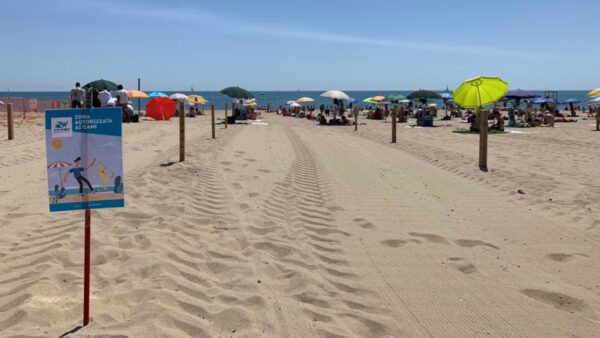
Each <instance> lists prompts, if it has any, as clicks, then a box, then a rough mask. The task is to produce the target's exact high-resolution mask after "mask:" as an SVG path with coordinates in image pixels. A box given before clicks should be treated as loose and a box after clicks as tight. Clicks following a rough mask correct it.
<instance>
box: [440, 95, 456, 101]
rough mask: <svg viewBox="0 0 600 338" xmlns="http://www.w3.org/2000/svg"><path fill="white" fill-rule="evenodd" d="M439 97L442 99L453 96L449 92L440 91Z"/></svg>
mask: <svg viewBox="0 0 600 338" xmlns="http://www.w3.org/2000/svg"><path fill="white" fill-rule="evenodd" d="M440 97H441V98H442V99H444V100H448V99H451V98H452V97H453V96H452V94H451V93H440Z"/></svg>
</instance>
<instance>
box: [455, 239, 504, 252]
mask: <svg viewBox="0 0 600 338" xmlns="http://www.w3.org/2000/svg"><path fill="white" fill-rule="evenodd" d="M454 243H456V244H457V245H460V246H462V247H465V248H473V247H476V246H487V247H490V248H493V249H496V250H498V249H500V248H499V247H497V246H495V245H494V244H490V243H487V242H484V241H480V240H476V239H459V240H457V241H455V242H454Z"/></svg>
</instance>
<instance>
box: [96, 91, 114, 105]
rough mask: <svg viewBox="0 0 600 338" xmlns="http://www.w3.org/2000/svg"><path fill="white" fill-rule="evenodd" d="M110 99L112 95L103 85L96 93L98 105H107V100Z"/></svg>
mask: <svg viewBox="0 0 600 338" xmlns="http://www.w3.org/2000/svg"><path fill="white" fill-rule="evenodd" d="M110 99H112V95H110V92H109V91H108V88H106V87H104V89H102V91H101V92H100V93H98V100H100V107H106V106H108V101H110Z"/></svg>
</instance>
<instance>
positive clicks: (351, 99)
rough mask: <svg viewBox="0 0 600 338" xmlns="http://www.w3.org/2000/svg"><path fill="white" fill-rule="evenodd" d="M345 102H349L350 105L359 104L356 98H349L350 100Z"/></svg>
mask: <svg viewBox="0 0 600 338" xmlns="http://www.w3.org/2000/svg"><path fill="white" fill-rule="evenodd" d="M344 101H346V102H348V103H356V102H358V100H357V99H355V98H353V97H351V98H349V99H345V100H344Z"/></svg>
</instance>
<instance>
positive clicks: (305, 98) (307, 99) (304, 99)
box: [296, 96, 314, 103]
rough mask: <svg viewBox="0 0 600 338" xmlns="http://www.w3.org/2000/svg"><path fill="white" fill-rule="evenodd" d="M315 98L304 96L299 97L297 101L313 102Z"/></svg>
mask: <svg viewBox="0 0 600 338" xmlns="http://www.w3.org/2000/svg"><path fill="white" fill-rule="evenodd" d="M313 101H314V100H313V99H312V98H310V97H307V96H304V97H301V98H299V99H298V100H296V102H298V103H302V102H313Z"/></svg>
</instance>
